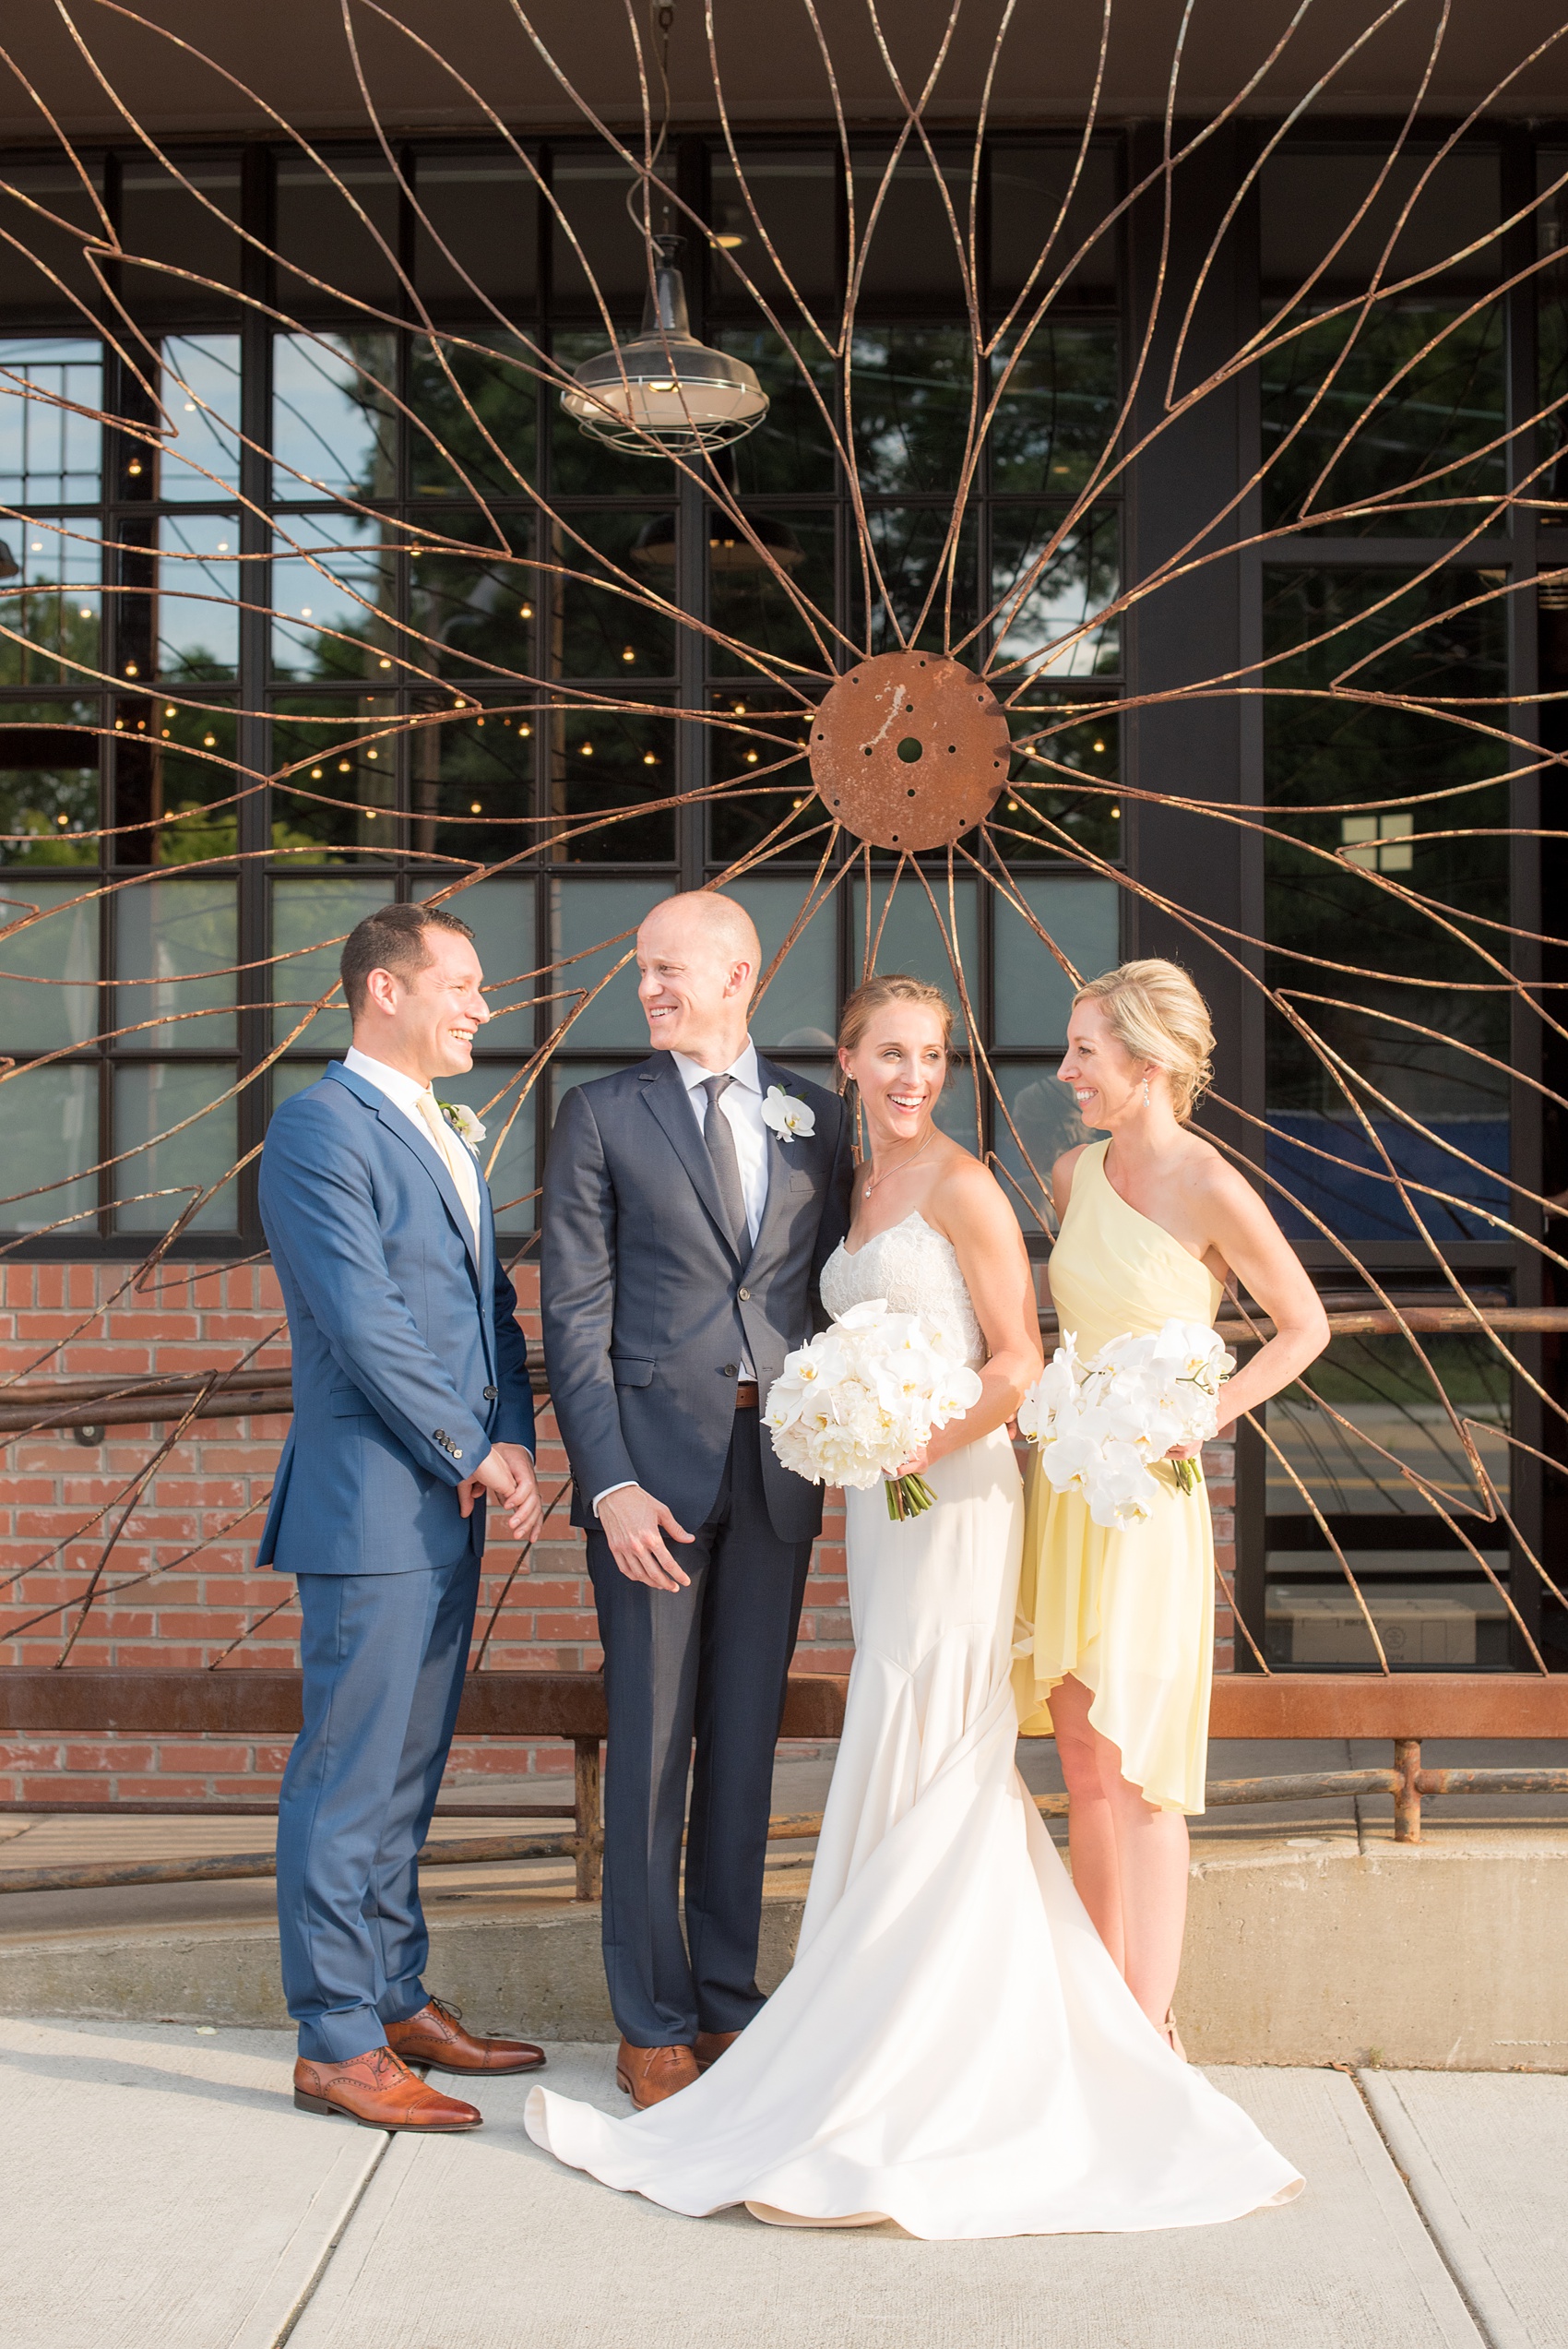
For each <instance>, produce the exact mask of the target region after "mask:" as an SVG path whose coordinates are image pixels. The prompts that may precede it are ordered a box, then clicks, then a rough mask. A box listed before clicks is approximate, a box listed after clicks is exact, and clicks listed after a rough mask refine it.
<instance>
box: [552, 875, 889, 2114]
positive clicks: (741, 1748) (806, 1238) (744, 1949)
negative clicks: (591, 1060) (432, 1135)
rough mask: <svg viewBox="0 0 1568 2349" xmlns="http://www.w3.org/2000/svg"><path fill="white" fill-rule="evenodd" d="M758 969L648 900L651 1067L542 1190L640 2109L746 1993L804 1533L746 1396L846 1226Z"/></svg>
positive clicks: (723, 902) (669, 2086) (841, 1179)
mask: <svg viewBox="0 0 1568 2349" xmlns="http://www.w3.org/2000/svg"><path fill="white" fill-rule="evenodd" d="M760 960H761V956H760V951H759V948H758V945H757V935H756V931H755V929H754V927H753V924H752V921H751V917H750V916H749V914H748V913H747V912H746V911H745V909H744V907H743V906H742V905H739V904H738V903H737V902H736V901H735V900H734V899H732V898H727V897H721V896H719V895H717V894H716V893H714V892H713V891H710V890H702V891H694V892H692V893H689V894H686V895H683V896H679V897H672V898H667V899H666V900H664V902H663V903H662V904H661V905H659V906H657V907H656V908H655V910H654V911H653V912H652V913H650V914H649V915H648V917H647V921H646V922H645V923H644V924H643V925H642V927H641V929H640V930H639V931H638V933H637V968H638V971H639V972H640V974H641V976H640V984H639V993H640V995H641V997H642V1006H643V1010H644V1012H645V1013H646V1015H647V1023H648V1036H649V1041H650V1042H651V1043H652V1045H653V1057H652V1059H651V1060H647V1061H645V1062H644V1063H643V1064H642V1066H641V1067H638V1068H628V1069H624V1070H623V1071H622V1072H621V1073H620V1074H619V1075H617V1076H613V1077H600V1078H598V1079H595V1080H594V1081H593V1082H592V1083H589V1084H585V1085H579V1086H577V1087H576V1089H575V1090H574V1091H571V1092H568V1093H567V1095H566V1097H565V1100H564V1102H563V1103H562V1105H561V1111H560V1115H558V1117H557V1118H556V1121H555V1132H554V1136H553V1139H552V1143H551V1150H550V1163H549V1166H548V1169H547V1171H546V1174H545V1178H544V1216H543V1243H544V1245H543V1277H542V1299H543V1312H544V1348H545V1360H546V1362H547V1364H548V1365H549V1370H550V1378H551V1391H552V1395H553V1397H554V1401H555V1411H556V1416H557V1418H558V1420H559V1422H560V1425H561V1433H562V1436H563V1437H564V1441H565V1445H566V1452H567V1457H568V1458H569V1460H570V1461H571V1463H572V1474H573V1478H574V1481H575V1485H576V1495H575V1499H574V1506H573V1522H574V1523H575V1524H577V1525H581V1526H583V1527H585V1528H586V1529H587V1532H588V1569H589V1572H590V1573H591V1575H592V1577H593V1588H594V1597H595V1599H596V1601H597V1603H598V1607H599V1628H600V1640H601V1641H602V1643H603V1647H604V1685H605V1695H606V1699H607V1701H608V1705H609V1711H610V1741H609V1768H608V1772H607V1776H606V1783H605V1818H604V1828H605V1849H604V1965H605V1973H606V1974H607V1976H608V1978H609V1984H610V2001H611V2006H612V2009H613V2012H614V2015H615V2020H616V2021H617V2022H618V2023H619V2025H620V2028H621V2049H620V2055H619V2057H618V2059H617V2064H616V2074H617V2078H618V2079H619V2081H620V2082H621V2085H622V2087H623V2088H624V2089H625V2090H626V2092H627V2093H629V2094H630V2096H631V2097H632V2100H633V2102H634V2103H635V2104H636V2105H638V2106H639V2107H641V2106H645V2105H651V2104H657V2103H659V2102H660V2101H661V2100H662V2099H663V2098H664V2097H666V2096H670V2095H672V2094H674V2093H676V2092H677V2091H678V2090H680V2089H682V2088H684V2087H686V2086H687V2085H689V2083H690V2082H691V2081H694V2080H695V2078H696V2077H697V2074H698V2072H699V2071H700V2070H702V2069H706V2067H707V2065H708V2064H709V2063H711V2062H712V2061H714V2060H715V2058H716V2057H718V2056H719V2055H720V2054H722V2052H723V2050H724V2049H725V2048H726V2047H727V2046H728V2045H730V2043H731V2040H732V2039H733V2038H734V2037H735V2035H736V2033H737V2032H739V2031H741V2030H743V2028H744V2027H745V2025H746V2024H747V2023H748V2022H749V2021H751V2018H752V2016H753V2015H754V2013H755V2012H756V2010H757V2009H758V2007H759V2006H761V2004H762V1993H761V1991H760V1990H759V1989H758V1988H757V1985H756V1978H755V1977H756V1955H757V1938H758V1933H759V1929H760V1926H761V1919H762V1882H763V1865H764V1862H765V1860H766V1855H767V1820H768V1809H769V1796H770V1792H771V1786H772V1775H773V1748H774V1744H775V1741H776V1740H777V1738H778V1724H779V1720H780V1717H781V1715H782V1712H783V1707H784V1695H785V1675H786V1673H787V1672H788V1669H789V1663H790V1653H791V1651H793V1648H794V1644H795V1634H796V1631H797V1629H798V1628H799V1625H800V1619H801V1600H802V1594H803V1592H804V1590H805V1581H806V1569H807V1567H808V1565H809V1563H810V1560H811V1548H812V1540H813V1537H814V1534H815V1533H816V1532H817V1530H818V1528H819V1526H820V1525H821V1522H822V1494H821V1492H820V1491H819V1490H818V1489H817V1488H816V1487H815V1486H814V1485H808V1484H807V1483H806V1482H805V1480H804V1478H803V1477H800V1476H796V1475H794V1474H793V1473H791V1472H790V1470H789V1469H787V1468H785V1467H784V1466H783V1465H782V1463H781V1462H780V1461H779V1460H778V1457H777V1455H776V1454H775V1452H774V1450H773V1447H772V1444H771V1442H770V1441H769V1440H768V1438H767V1437H766V1434H765V1433H764V1430H763V1427H762V1424H761V1415H760V1413H759V1411H758V1399H759V1395H762V1396H766V1391H767V1389H768V1388H769V1387H770V1386H771V1385H772V1383H773V1381H774V1379H775V1378H777V1377H778V1373H779V1371H780V1370H781V1369H782V1368H783V1366H784V1357H785V1355H786V1353H788V1352H789V1351H790V1348H791V1347H792V1346H798V1345H800V1344H802V1342H803V1341H805V1340H806V1339H807V1338H809V1337H810V1335H811V1333H812V1330H813V1327H814V1321H815V1319H816V1318H817V1316H818V1314H819V1311H820V1304H819V1299H818V1294H817V1281H818V1276H819V1274H820V1272H821V1270H822V1267H823V1265H824V1263H825V1262H826V1258H828V1256H829V1255H831V1253H832V1251H833V1249H834V1248H835V1247H836V1246H837V1244H838V1242H839V1241H840V1240H841V1239H842V1238H843V1236H844V1234H845V1232H846V1231H847V1229H848V1228H849V1187H850V1181H851V1161H850V1149H849V1120H848V1117H847V1115H846V1114H845V1109H844V1104H843V1103H842V1102H841V1101H840V1100H839V1099H838V1097H837V1094H835V1093H830V1092H827V1091H825V1090H824V1089H823V1088H821V1087H820V1086H817V1085H813V1084H808V1083H807V1082H805V1081H804V1079H802V1078H800V1077H798V1076H796V1075H794V1074H793V1073H792V1071H790V1069H788V1068H781V1067H777V1066H776V1065H775V1064H774V1063H773V1062H771V1061H768V1060H765V1059H764V1058H763V1057H762V1055H760V1054H759V1053H758V1051H757V1050H756V1047H755V1045H754V1043H752V1041H751V1038H750V1036H749V1035H748V1034H747V1032H746V1021H747V1014H748V1011H749V1008H750V1005H751V1000H752V996H753V994H754V991H755V987H756V983H757V977H758V971H759V964H760ZM694 1738H695V1771H694V1774H693V1781H692V1802H691V1822H690V1830H689V1832H688V1833H687V1836H686V1898H685V1921H686V1932H685V1938H684V1939H683V1938H682V1933H681V1916H680V1902H679V1896H678V1884H679V1876H680V1868H681V1842H682V1830H683V1826H684V1825H685V1812H686V1774H687V1766H688V1764H689V1763H690V1762H691V1761H692V1757H693V1744H694Z"/></svg>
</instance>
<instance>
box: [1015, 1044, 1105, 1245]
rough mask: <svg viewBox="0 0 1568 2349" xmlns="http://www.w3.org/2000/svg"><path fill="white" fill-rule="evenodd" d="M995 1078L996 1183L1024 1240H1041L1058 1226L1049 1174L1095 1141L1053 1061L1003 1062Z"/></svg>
mask: <svg viewBox="0 0 1568 2349" xmlns="http://www.w3.org/2000/svg"><path fill="white" fill-rule="evenodd" d="M994 1074H995V1078H996V1090H997V1096H998V1098H997V1102H996V1106H995V1108H994V1110H993V1112H992V1117H993V1121H994V1126H995V1134H996V1142H995V1149H996V1163H997V1177H996V1179H997V1181H998V1182H999V1183H1000V1184H1001V1186H1002V1187H1003V1189H1004V1191H1005V1193H1006V1194H1007V1199H1008V1204H1009V1205H1010V1206H1011V1208H1012V1210H1013V1212H1014V1214H1015V1215H1016V1217H1017V1219H1018V1221H1019V1222H1020V1223H1021V1224H1022V1226H1023V1228H1024V1231H1025V1234H1027V1235H1028V1236H1031V1237H1035V1238H1038V1237H1039V1234H1040V1233H1041V1232H1042V1231H1050V1230H1051V1229H1052V1228H1053V1223H1054V1215H1053V1210H1051V1204H1050V1200H1051V1168H1052V1167H1053V1166H1054V1165H1055V1163H1056V1162H1057V1160H1058V1159H1059V1158H1060V1157H1061V1155H1062V1153H1063V1151H1068V1150H1075V1149H1076V1148H1077V1146H1078V1144H1079V1143H1080V1142H1088V1141H1092V1140H1093V1139H1094V1136H1093V1135H1092V1134H1091V1133H1090V1132H1089V1130H1088V1128H1087V1127H1086V1126H1085V1124H1084V1122H1083V1120H1082V1119H1081V1118H1080V1117H1079V1115H1078V1113H1077V1109H1076V1107H1075V1104H1074V1101H1073V1096H1072V1094H1071V1093H1070V1092H1069V1091H1068V1090H1067V1088H1066V1086H1065V1085H1063V1083H1061V1082H1060V1080H1059V1079H1058V1078H1057V1074H1056V1063H1055V1061H1054V1060H1036V1061H1016V1060H1009V1061H1004V1062H1003V1063H1002V1064H1001V1065H1000V1067H997V1068H996V1069H995V1071H994ZM1009 1120H1011V1124H1009V1122H1008V1121H1009ZM1031 1168H1032V1170H1033V1172H1032V1173H1031V1171H1030V1170H1031Z"/></svg>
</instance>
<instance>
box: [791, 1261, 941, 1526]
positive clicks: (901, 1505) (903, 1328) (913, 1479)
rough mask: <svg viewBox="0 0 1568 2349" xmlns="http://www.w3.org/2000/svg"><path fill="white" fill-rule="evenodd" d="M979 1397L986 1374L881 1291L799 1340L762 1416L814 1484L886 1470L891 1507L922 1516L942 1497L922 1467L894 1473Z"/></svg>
mask: <svg viewBox="0 0 1568 2349" xmlns="http://www.w3.org/2000/svg"><path fill="white" fill-rule="evenodd" d="M978 1401H980V1378H979V1376H978V1375H977V1373H976V1372H974V1371H973V1370H971V1369H970V1368H969V1365H968V1363H967V1362H965V1361H963V1360H962V1359H961V1358H960V1357H959V1356H958V1355H956V1354H955V1353H953V1352H952V1350H951V1348H950V1347H949V1346H948V1345H947V1343H946V1342H945V1341H944V1339H943V1337H942V1335H941V1333H940V1331H938V1330H935V1329H934V1328H933V1327H932V1324H931V1323H930V1322H928V1321H925V1320H923V1319H922V1318H921V1316H920V1315H919V1314H918V1313H894V1312H892V1311H890V1310H889V1308H888V1306H887V1303H886V1300H885V1298H883V1297H873V1298H868V1299H867V1300H866V1301H865V1303H864V1304H862V1305H857V1306H851V1307H850V1308H849V1312H848V1313H845V1314H841V1315H839V1317H838V1318H837V1319H836V1320H835V1321H834V1322H833V1323H832V1325H831V1326H830V1327H829V1328H828V1329H826V1330H822V1331H821V1332H820V1333H819V1334H818V1335H817V1336H816V1337H814V1338H813V1339H812V1340H811V1341H810V1343H809V1344H807V1345H803V1346H797V1347H796V1349H795V1351H794V1353H791V1354H790V1355H789V1356H788V1357H787V1359H786V1361H785V1364H784V1367H783V1369H782V1370H781V1371H780V1372H779V1374H778V1377H777V1378H776V1379H775V1381H774V1383H773V1386H772V1388H771V1389H770V1390H769V1392H768V1397H767V1406H766V1411H765V1412H764V1414H763V1416H764V1418H765V1419H766V1423H767V1427H768V1430H769V1433H770V1434H771V1436H772V1437H773V1449H774V1450H775V1451H776V1452H777V1453H778V1458H779V1459H780V1460H781V1461H782V1462H783V1463H784V1466H785V1467H786V1468H790V1469H793V1471H794V1473H795V1474H796V1475H797V1476H803V1477H804V1478H805V1480H806V1482H807V1484H808V1485H849V1486H851V1487H852V1488H853V1489H854V1490H855V1491H857V1492H864V1491H867V1490H869V1488H870V1487H871V1486H872V1485H874V1484H875V1483H876V1480H877V1478H878V1477H879V1476H880V1477H882V1478H883V1479H884V1480H885V1490H886V1495H887V1514H888V1516H889V1517H891V1518H894V1519H903V1518H908V1517H918V1516H919V1515H920V1513H921V1510H922V1509H928V1508H930V1507H931V1505H932V1501H933V1500H934V1499H935V1498H936V1496H935V1494H934V1493H933V1492H932V1489H931V1487H930V1485H928V1484H927V1483H926V1481H925V1479H924V1477H923V1476H919V1475H913V1474H911V1475H906V1476H899V1475H897V1474H896V1473H895V1472H896V1470H897V1466H898V1463H899V1461H905V1460H908V1459H909V1456H910V1454H911V1453H913V1452H917V1451H919V1450H920V1449H921V1447H922V1445H924V1444H925V1443H927V1442H928V1441H929V1440H930V1437H931V1436H932V1431H933V1429H935V1428H938V1427H944V1426H945V1425H946V1424H947V1422H948V1421H949V1420H950V1419H961V1418H962V1417H963V1415H964V1413H966V1412H967V1411H968V1410H970V1409H971V1408H972V1407H973V1405H974V1404H975V1403H977V1402H978Z"/></svg>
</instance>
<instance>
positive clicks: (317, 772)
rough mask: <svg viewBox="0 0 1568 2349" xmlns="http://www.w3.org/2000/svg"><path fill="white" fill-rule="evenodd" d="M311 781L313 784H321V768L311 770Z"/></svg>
mask: <svg viewBox="0 0 1568 2349" xmlns="http://www.w3.org/2000/svg"><path fill="white" fill-rule="evenodd" d="M310 779H311V781H312V782H313V783H319V782H320V781H321V769H320V768H319V767H313V768H312V769H311V770H310Z"/></svg>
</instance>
